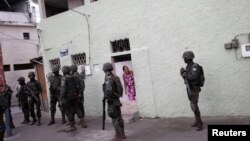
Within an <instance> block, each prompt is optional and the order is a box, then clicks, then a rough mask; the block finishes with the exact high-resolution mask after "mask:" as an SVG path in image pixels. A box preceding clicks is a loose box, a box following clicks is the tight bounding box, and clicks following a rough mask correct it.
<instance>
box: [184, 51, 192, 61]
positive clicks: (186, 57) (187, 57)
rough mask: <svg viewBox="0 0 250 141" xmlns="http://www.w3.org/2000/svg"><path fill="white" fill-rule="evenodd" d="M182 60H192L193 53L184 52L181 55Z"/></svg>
mask: <svg viewBox="0 0 250 141" xmlns="http://www.w3.org/2000/svg"><path fill="white" fill-rule="evenodd" d="M182 58H185V59H190V60H191V59H194V53H193V52H192V51H185V52H184V53H183V56H182Z"/></svg>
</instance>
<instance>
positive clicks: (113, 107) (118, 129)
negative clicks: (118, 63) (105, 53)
mask: <svg viewBox="0 0 250 141" xmlns="http://www.w3.org/2000/svg"><path fill="white" fill-rule="evenodd" d="M112 70H113V66H112V64H111V63H105V64H104V65H103V71H104V73H105V81H104V84H103V91H104V99H103V100H104V101H107V103H108V110H107V112H108V115H109V117H110V118H112V123H113V126H114V128H115V137H114V138H113V140H121V139H125V138H126V136H125V132H124V121H123V119H122V115H121V106H122V104H121V102H120V99H119V98H120V97H121V96H122V93H123V88H122V84H121V81H120V79H119V77H117V76H116V75H114V74H113V73H112Z"/></svg>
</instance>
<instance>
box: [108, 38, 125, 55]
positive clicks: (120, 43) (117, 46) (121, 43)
mask: <svg viewBox="0 0 250 141" xmlns="http://www.w3.org/2000/svg"><path fill="white" fill-rule="evenodd" d="M110 43H111V49H112V53H116V52H123V51H129V50H130V44H129V39H128V38H125V39H121V40H115V41H111V42H110Z"/></svg>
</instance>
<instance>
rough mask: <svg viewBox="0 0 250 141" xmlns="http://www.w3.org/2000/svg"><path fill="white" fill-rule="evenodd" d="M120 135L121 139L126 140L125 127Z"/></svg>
mask: <svg viewBox="0 0 250 141" xmlns="http://www.w3.org/2000/svg"><path fill="white" fill-rule="evenodd" d="M120 135H121V137H122V138H123V139H126V135H125V131H124V127H123V128H121V130H120Z"/></svg>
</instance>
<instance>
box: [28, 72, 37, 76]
mask: <svg viewBox="0 0 250 141" xmlns="http://www.w3.org/2000/svg"><path fill="white" fill-rule="evenodd" d="M35 76H36V75H35V73H34V72H33V71H31V72H29V74H28V77H35Z"/></svg>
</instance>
